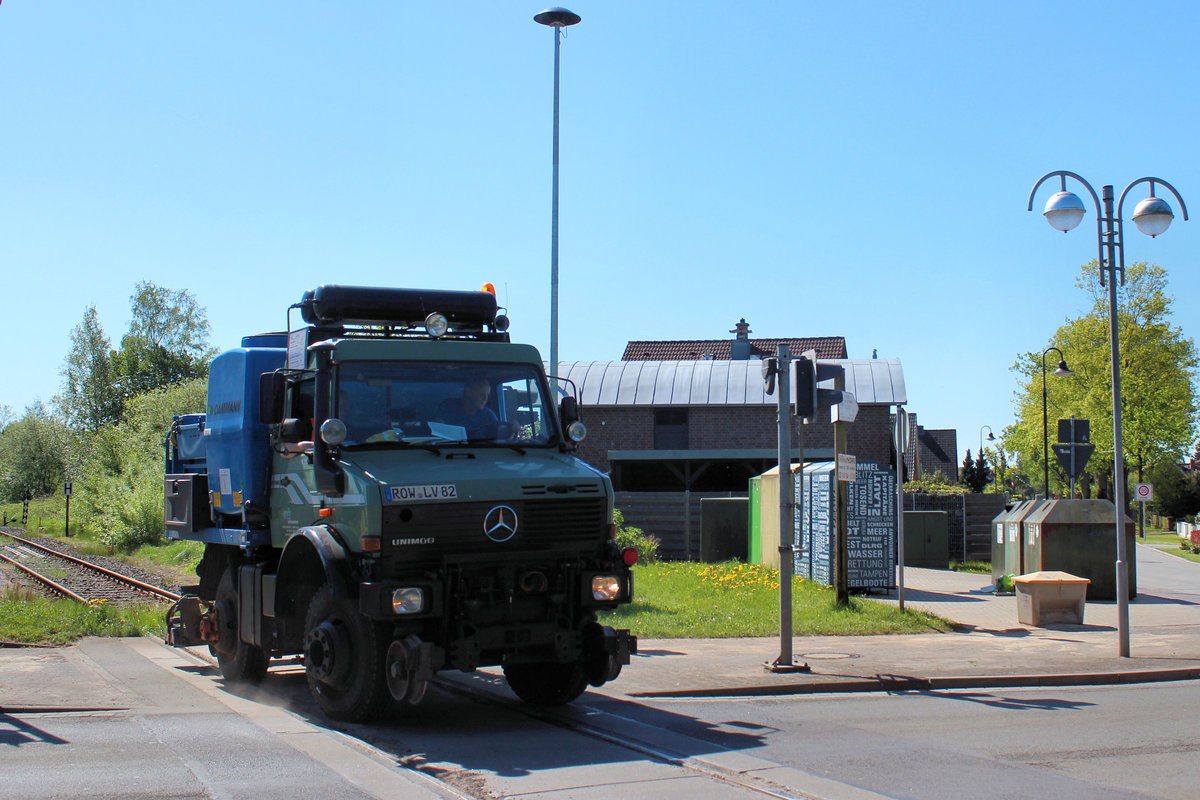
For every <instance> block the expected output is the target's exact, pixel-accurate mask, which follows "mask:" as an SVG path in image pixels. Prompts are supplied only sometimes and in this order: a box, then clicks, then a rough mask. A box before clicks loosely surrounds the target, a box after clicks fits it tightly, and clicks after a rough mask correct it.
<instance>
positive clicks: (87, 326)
mask: <svg viewBox="0 0 1200 800" xmlns="http://www.w3.org/2000/svg"><path fill="white" fill-rule="evenodd" d="M62 376H63V391H62V394H61V395H60V396H59V406H60V408H61V409H62V412H63V414H64V416H65V417H66V419H67V422H68V423H69V424H70V425H72V426H73V427H74V428H76V429H77V430H80V431H84V432H87V433H95V432H97V431H99V430H100V429H101V428H103V427H104V426H105V425H110V424H112V423H114V422H116V421H117V420H118V419H120V418H121V397H120V395H119V394H117V393H116V392H114V391H113V364H112V353H111V344H110V342H109V340H108V337H107V336H105V335H104V329H103V328H102V327H101V326H100V320H99V317H98V316H97V314H96V307H95V306H88V309H87V311H85V312H84V314H83V320H82V321H81V322H80V323H79V324H78V325H76V326H75V328H74V329H73V330H72V331H71V349H70V351H69V352H68V353H67V358H66V360H65V362H64V363H63V368H62Z"/></svg>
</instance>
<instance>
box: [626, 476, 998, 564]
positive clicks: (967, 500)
mask: <svg viewBox="0 0 1200 800" xmlns="http://www.w3.org/2000/svg"><path fill="white" fill-rule="evenodd" d="M706 497H746V493H744V492H740V493H739V492H617V497H616V504H617V509H619V510H620V512H621V513H622V514H623V515H624V516H625V523H626V524H627V525H632V526H633V527H636V528H641V529H642V530H644V531H645V532H646V533H648V534H650V535H652V536H654V537H656V538H657V539H658V540H659V543H660V544H659V554H660V555H661V556H662V558H663V559H665V560H668V561H690V560H695V559H698V558H699V557H700V501H701V500H702V499H704V498H706ZM1007 501H1008V495H1004V494H905V495H904V510H905V511H945V512H946V514H947V517H948V520H947V521H948V524H949V535H950V541H949V547H948V549H949V553H950V559H951V560H952V561H988V562H990V561H991V560H992V520H993V519H995V518H996V515H997V514H999V513H1000V512H1001V511H1003V510H1004V507H1005V504H1006V503H1007Z"/></svg>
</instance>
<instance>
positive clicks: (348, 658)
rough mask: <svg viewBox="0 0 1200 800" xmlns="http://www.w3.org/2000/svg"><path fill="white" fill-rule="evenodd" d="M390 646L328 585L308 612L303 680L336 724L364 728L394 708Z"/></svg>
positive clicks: (374, 627) (375, 626)
mask: <svg viewBox="0 0 1200 800" xmlns="http://www.w3.org/2000/svg"><path fill="white" fill-rule="evenodd" d="M386 652H387V642H386V641H385V640H384V637H383V636H382V634H381V631H380V629H379V626H378V625H377V624H376V623H375V622H372V621H371V620H369V619H367V618H366V617H364V616H362V615H361V614H359V613H358V606H357V604H356V603H354V602H353V600H351V599H348V598H345V597H341V598H338V597H335V596H334V594H333V590H332V589H331V588H330V587H329V585H328V584H326V585H325V586H323V587H321V589H320V591H318V592H317V594H316V596H315V597H313V599H312V603H310V604H309V607H308V615H307V619H306V620H305V623H304V674H305V677H306V678H307V680H308V689H309V691H310V692H312V696H313V698H314V699H315V700H316V701H317V704H318V705H319V706H320V707H321V710H322V711H323V712H325V714H326V716H328V717H330V718H331V719H336V720H341V721H344V722H361V721H363V720H367V719H373V718H375V717H378V716H380V715H382V714H385V713H388V712H390V711H391V710H392V709H393V708H394V703H393V702H392V697H391V694H390V693H389V692H388V689H387V680H386V675H385V673H384V657H385V655H386Z"/></svg>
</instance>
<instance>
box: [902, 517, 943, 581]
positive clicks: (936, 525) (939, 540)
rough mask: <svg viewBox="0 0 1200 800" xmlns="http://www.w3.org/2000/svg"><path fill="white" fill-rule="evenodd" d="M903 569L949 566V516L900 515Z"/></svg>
mask: <svg viewBox="0 0 1200 800" xmlns="http://www.w3.org/2000/svg"><path fill="white" fill-rule="evenodd" d="M904 566H906V567H928V568H930V569H946V568H948V567H949V566H950V515H949V514H947V513H946V512H945V511H905V512H904Z"/></svg>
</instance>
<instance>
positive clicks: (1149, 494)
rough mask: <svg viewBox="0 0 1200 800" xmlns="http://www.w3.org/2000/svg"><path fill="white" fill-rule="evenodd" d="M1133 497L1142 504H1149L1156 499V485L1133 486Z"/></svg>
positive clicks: (1138, 484)
mask: <svg viewBox="0 0 1200 800" xmlns="http://www.w3.org/2000/svg"><path fill="white" fill-rule="evenodd" d="M1133 497H1134V499H1135V500H1139V501H1140V502H1143V503H1149V502H1150V501H1151V500H1153V499H1154V484H1152V483H1135V484H1134V485H1133Z"/></svg>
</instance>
